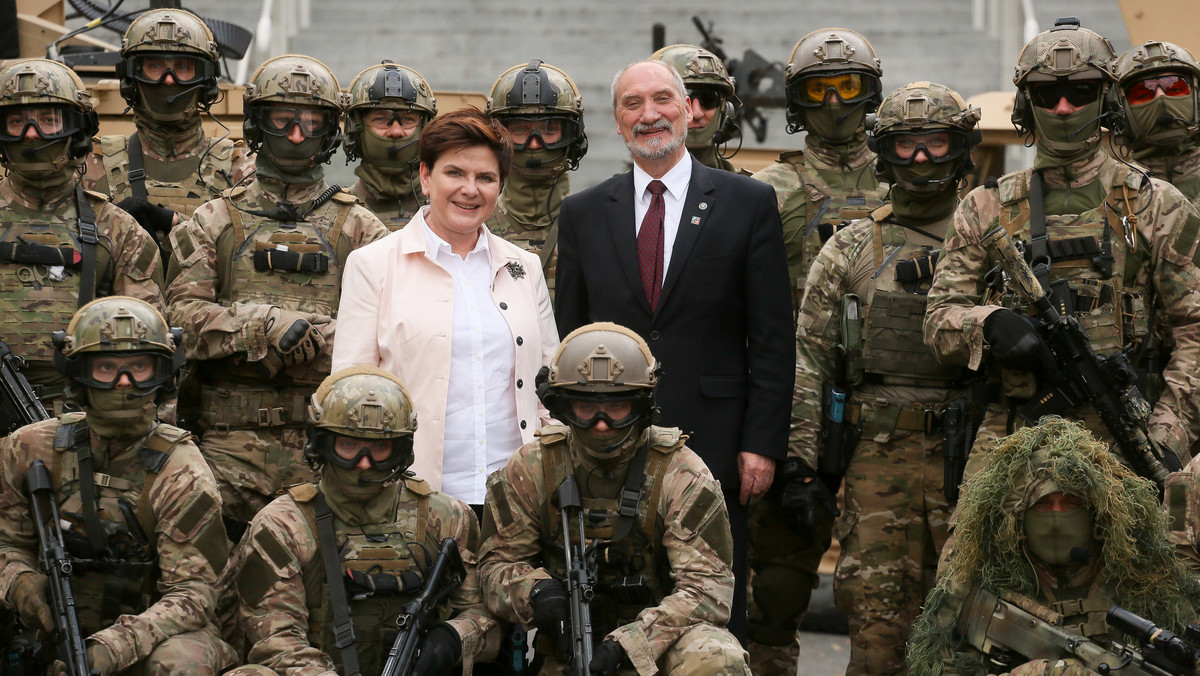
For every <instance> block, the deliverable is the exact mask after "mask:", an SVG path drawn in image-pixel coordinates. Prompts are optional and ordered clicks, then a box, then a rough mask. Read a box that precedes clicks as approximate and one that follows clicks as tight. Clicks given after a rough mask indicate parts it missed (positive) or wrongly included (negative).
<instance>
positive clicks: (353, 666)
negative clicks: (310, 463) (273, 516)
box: [313, 491, 361, 676]
mask: <svg viewBox="0 0 1200 676" xmlns="http://www.w3.org/2000/svg"><path fill="white" fill-rule="evenodd" d="M313 514H314V515H315V517H316V520H317V537H318V538H319V539H320V541H321V558H322V560H323V561H324V563H325V586H327V587H329V603H330V605H331V606H333V636H334V644H335V645H336V646H337V647H338V650H340V651H342V671H343V672H344V673H345V674H346V676H359V674H360V673H361V672H360V671H359V667H358V651H357V650H356V649H355V648H354V623H353V622H352V621H351V620H350V602H349V600H347V598H346V586H345V584H344V583H343V582H342V566H341V561H340V559H339V558H338V546H337V538H336V537H335V536H334V534H333V512H332V511H330V510H329V504H328V503H326V502H325V494H324V493H322V492H320V491H317V496H316V497H315V498H313Z"/></svg>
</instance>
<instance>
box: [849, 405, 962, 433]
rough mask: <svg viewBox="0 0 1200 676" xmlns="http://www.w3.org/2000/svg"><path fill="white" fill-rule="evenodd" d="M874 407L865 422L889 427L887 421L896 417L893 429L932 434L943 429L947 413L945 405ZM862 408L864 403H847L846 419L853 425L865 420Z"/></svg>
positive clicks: (885, 427) (891, 426)
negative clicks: (870, 415) (869, 417)
mask: <svg viewBox="0 0 1200 676" xmlns="http://www.w3.org/2000/svg"><path fill="white" fill-rule="evenodd" d="M874 408H875V413H874V415H873V416H872V417H871V420H870V421H866V420H864V423H867V422H872V423H883V424H882V427H883V428H884V429H887V428H888V427H889V425H888V424H887V422H888V421H890V420H891V419H892V418H893V417H895V420H896V422H895V423H894V424H892V425H890V428H891V429H893V430H905V431H909V432H924V433H926V434H930V433H932V432H934V431H936V430H939V429H941V427H942V415H943V414H944V413H945V409H944V407H943V406H938V407H936V408H934V407H928V406H925V405H923V404H909V405H899V404H887V405H883V406H875V407H874ZM862 409H863V405H862V404H858V403H850V404H847V405H846V412H845V416H846V418H845V419H846V420H847V421H848V422H849V423H850V424H851V425H857V424H858V422H859V420H863V413H862ZM897 409H898V410H897ZM864 427H865V425H864Z"/></svg>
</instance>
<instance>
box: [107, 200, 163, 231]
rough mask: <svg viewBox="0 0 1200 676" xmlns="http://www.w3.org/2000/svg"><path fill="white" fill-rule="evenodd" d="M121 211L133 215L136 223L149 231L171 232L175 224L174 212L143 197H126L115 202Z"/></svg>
mask: <svg viewBox="0 0 1200 676" xmlns="http://www.w3.org/2000/svg"><path fill="white" fill-rule="evenodd" d="M117 206H118V207H120V208H121V210H122V211H124V212H126V213H128V214H129V215H130V216H133V217H134V219H135V220H137V222H138V224H139V225H141V226H142V227H143V228H145V229H146V230H148V231H149V232H152V233H154V232H164V233H165V232H171V228H172V227H173V226H174V225H175V212H174V211H171V210H170V209H168V208H166V207H160V206H158V205H157V204H153V203H151V202H148V201H146V198H145V197H126V198H125V199H123V200H121V201H120V202H118V203H117Z"/></svg>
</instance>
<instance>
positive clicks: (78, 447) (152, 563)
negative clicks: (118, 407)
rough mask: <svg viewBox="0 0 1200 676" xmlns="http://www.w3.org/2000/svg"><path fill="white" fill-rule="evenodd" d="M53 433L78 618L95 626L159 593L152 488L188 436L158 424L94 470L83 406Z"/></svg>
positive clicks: (53, 467)
mask: <svg viewBox="0 0 1200 676" xmlns="http://www.w3.org/2000/svg"><path fill="white" fill-rule="evenodd" d="M60 422H61V425H60V427H59V428H58V430H57V431H56V432H55V435H54V456H53V458H52V460H51V468H50V471H51V476H52V477H53V481H54V484H55V485H57V486H58V487H59V489H58V496H57V499H58V500H59V501H60V504H59V512H60V515H61V516H62V518H63V519H64V520H66V521H69V522H70V526H69V527H66V528H64V540H65V546H66V549H67V552H68V553H69V554H70V555H71V557H72V560H73V562H74V565H75V573H74V574H73V576H72V586H73V588H74V592H75V600H76V603H77V604H78V612H79V622H80V626H81V627H83V629H84V630H85V631H87V632H89V633H91V632H95V631H99V630H100V629H103V628H104V627H107V626H109V625H111V624H112V623H113V622H115V621H116V619H117V617H118V616H119V615H122V614H136V613H140V612H141V611H143V610H145V609H146V608H148V607H149V606H150V605H152V604H153V603H154V602H155V601H156V600H157V598H158V592H157V590H156V588H155V583H156V582H157V581H158V578H159V569H158V555H157V550H156V541H155V535H154V534H155V526H156V519H155V515H154V511H153V509H152V506H151V504H150V490H151V488H152V487H153V485H154V481H155V479H156V478H157V477H158V473H159V472H160V471H161V470H162V467H163V465H165V464H166V462H167V459H168V457H169V455H170V453H171V451H172V450H173V449H174V448H175V446H176V445H177V444H179V443H180V442H181V441H183V440H185V439H187V438H188V437H189V435H188V433H187V432H186V431H185V430H182V429H179V428H176V427H172V426H170V425H159V426H157V427H156V428H155V429H154V430H153V431H152V432H151V433H150V435H149V436H148V437H147V438H146V439H144V440H143V441H142V443H141V446H140V447H139V448H137V449H136V450H134V451H133V452H123V453H122V456H125V457H124V459H123V460H121V461H117V462H113V461H110V462H109V463H108V466H107V467H106V468H105V469H106V470H107V472H108V473H101V472H98V471H96V470H95V468H94V466H95V461H94V458H93V457H92V449H91V442H90V434H89V432H88V426H87V423H86V422H85V420H84V414H82V413H69V414H66V415H64V416H63V417H62V418H61V419H60Z"/></svg>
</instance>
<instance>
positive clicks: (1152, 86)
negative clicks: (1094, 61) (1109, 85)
mask: <svg viewBox="0 0 1200 676" xmlns="http://www.w3.org/2000/svg"><path fill="white" fill-rule="evenodd" d="M1159 90H1162V93H1163V94H1166V95H1167V96H1187V95H1188V94H1191V93H1192V83H1191V82H1188V79H1187V78H1186V77H1184V76H1182V75H1163V76H1160V77H1148V78H1146V79H1144V80H1138V81H1137V82H1134V83H1132V84H1128V85H1125V100H1126V101H1128V102H1129V103H1130V105H1134V106H1140V105H1142V104H1143V103H1150V102H1151V101H1153V100H1154V98H1155V97H1156V96H1158V92H1159Z"/></svg>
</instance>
